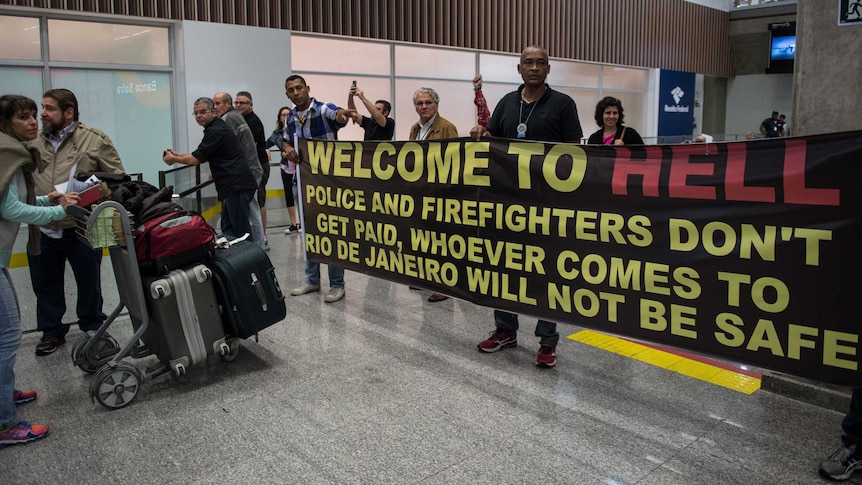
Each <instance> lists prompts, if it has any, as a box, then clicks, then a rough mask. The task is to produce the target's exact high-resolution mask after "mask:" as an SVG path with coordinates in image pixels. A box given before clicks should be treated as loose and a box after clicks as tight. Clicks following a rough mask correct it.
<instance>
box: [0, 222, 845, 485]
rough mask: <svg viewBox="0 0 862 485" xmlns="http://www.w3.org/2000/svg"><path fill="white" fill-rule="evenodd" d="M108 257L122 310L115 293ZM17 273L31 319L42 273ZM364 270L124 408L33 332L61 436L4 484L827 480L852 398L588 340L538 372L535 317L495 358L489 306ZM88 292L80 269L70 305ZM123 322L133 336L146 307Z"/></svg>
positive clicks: (292, 300) (298, 252) (35, 447)
mask: <svg viewBox="0 0 862 485" xmlns="http://www.w3.org/2000/svg"><path fill="white" fill-rule="evenodd" d="M282 229H283V228H277V227H276V228H271V229H270V230H269V232H268V236H269V243H270V246H271V251H270V253H269V254H270V257H271V258H272V260H273V262H274V264H275V266H276V268H277V271H278V278H279V281H280V283H281V287H282V289H283V290H284V291H285V293H287V292H288V291H289V289H290V288H293V287H295V286H298V285H300V284H301V283H302V275H303V259H302V258H303V256H302V248H301V243H300V236H299V235H284V234H283V230H282ZM110 265H111V262H110V259H107V258H106V259H105V261H104V263H103V266H104V267H103V274H105V275H106V276H105V281H104V282H103V286H104V287H105V299H106V303H105V309H106V312H107V311H110V310H111V309H112V308H113V307H114V306H116V305H117V298H116V296H112V295H115V294H116V291H115V289H114V287H115V285H116V282H115V281H114V280H113V279H112V273H111V272H110V267H111V266H110ZM105 268H107V269H108V271H105ZM11 273H12V277H13V280H14V281H15V284H16V287H17V291H18V296H19V298H20V300H21V304H22V312H23V320H24V326H25V328H32V327H33V326H34V324H33V321H32V320H33V319H34V318H35V317H34V313H33V309H34V308H35V298H34V297H33V294H32V290H31V289H30V288H31V287H30V284H29V273H28V271H27V268H17V269H13V270H11ZM346 282H347V283H346V284H347V296H346V298H345V299H343V300H341V301H339V302H336V303H331V304H327V303H324V301H323V296H324V293H312V294H308V295H304V296H298V297H293V296H289V295H288V296H286V298H287V308H288V315H287V318H286V319H285V320H284V321H283V322H280V323H278V324H276V325H274V326H272V327H270V328H268V329H266V330H264V331H263V332H261V333H260V336H259V337H260V339H259V342H255V341H254V339H253V338H252V339H248V340H244V341H242V343H241V349H240V351H239V355H238V356H237V358H236V360H235V361H234V362H232V363H225V362H222V361H221V360H220V359H219V358H218V357H212V358H210V360H208V361H207V363H206V364H204V365H199V366H196V367H192V368H190V369H189V371H188V373H187V374H186V375H185V376H183V377H175V376H173V375H172V374H165V375H162V376H160V377H157V378H155V379H153V380H151V381H147V382H145V383H144V384H143V387H142V389H141V391H140V393H139V395H138V397H137V399H136V400H135V401H134V402H132V403H131V404H130V405H129V406H127V407H124V408H122V409H118V410H113V411H109V410H107V409H105V408H103V407H102V406H100V405H99V404H97V403H94V402H91V400H90V397H89V393H88V387H89V384H90V374H87V373H84V372H83V371H81V370H80V369H78V368H77V367H75V366H74V365H73V364H72V362H71V359H70V351H71V347H72V342H74V340H75V339H76V338H78V337H79V336H80V335H81V333H80V331H79V330H78V329H77V328H73V329H72V331H71V332H70V334H69V335H68V337H67V343H66V344H65V345H64V346H63V347H61V348H60V349H59V350H58V351H57V352H56V353H54V354H52V355H49V356H45V357H36V356H35V355H34V352H33V350H34V348H35V346H36V343H37V342H38V341H39V337H40V334H38V333H36V332H30V333H26V334H25V335H24V336H23V341H22V344H21V348H20V350H19V353H18V360H17V366H16V371H17V382H18V387H19V388H26V389H36V390H37V391H38V392H39V397H38V399H37V400H36V401H34V402H32V403H28V404H25V405H22V406H19V407H18V411H19V413H20V416H21V418H22V419H26V420H29V421H31V422H35V423H47V424H50V426H51V433H50V435H49V436H48V437H46V438H45V439H43V440H39V441H36V442H32V443H29V444H26V445H20V446H12V447H8V448H5V449H2V450H0V483H2V484H4V485H6V484H8V485H12V484H16V485H17V484H37V483H38V484H52V483H69V484H103V483H104V484H107V483H139V484H169V483H193V484H205V483H267V484H268V483H272V484H293V483H296V484H353V483H355V484H413V483H419V484H485V483H487V484H501V483H506V484H510V483H511V484H515V483H518V484H521V483H566V484H596V485H598V484H614V485H616V484H644V485H646V484H655V485H658V484H662V485H669V484H712V485H714V484H807V483H821V479H820V478H819V476H818V475H817V465H818V463H819V461H820V460H822V459H823V458H824V457H825V456H826V455H827V454H829V453H831V452H832V451H833V450H834V449H835V448H836V447H837V446H838V444H839V435H840V423H841V419H842V417H843V415H842V414H841V413H838V412H835V411H830V410H827V409H824V408H820V407H816V406H813V405H810V404H805V403H801V402H799V401H795V400H792V399H790V398H787V397H783V396H779V395H776V394H771V393H769V392H766V391H763V390H755V391H754V392H753V393H750V394H747V393H744V392H739V391H738V390H734V389H730V388H728V387H724V386H720V385H716V384H715V383H713V382H708V381H705V380H700V379H696V378H693V377H690V376H688V375H684V374H682V373H678V372H674V371H672V370H669V369H666V368H662V367H657V366H654V365H651V364H649V363H645V362H642V361H639V360H635V359H631V358H629V357H626V356H624V355H622V354H621V353H619V352H610V351H608V350H606V349H605V348H600V347H597V346H594V345H589V344H587V343H584V342H583V341H582V340H583V339H578V338H562V339H561V341H560V345H559V347H558V348H557V366H556V367H554V368H552V369H542V368H538V367H536V365H535V359H536V352H537V350H538V340H537V339H536V337H534V336H533V329H534V327H535V319H532V318H522V320H521V333H520V335H519V337H520V338H519V345H518V346H517V347H516V348H513V349H506V350H504V351H500V352H497V353H494V354H484V353H481V352H479V351H477V349H476V344H477V342H479V341H480V340H482V339H484V338H485V337H486V336H487V335H488V332H489V331H490V330H491V329H492V326H493V325H492V321H493V315H492V313H493V311H492V310H491V309H489V308H482V307H477V306H475V305H473V304H470V303H466V302H462V301H459V300H456V299H449V300H446V301H443V302H438V303H428V302H427V301H426V299H427V297H428V295H429V294H430V293H429V292H428V291H414V290H410V289H409V288H408V287H407V286H403V285H400V284H395V283H391V282H389V281H385V280H382V279H377V278H372V277H368V276H365V275H363V274H359V273H354V272H350V271H348V272H347V275H346ZM327 283H328V281H327V279H326V271H323V290H324V292H325V291H326V290H327V289H328V285H327ZM74 291H75V290H74V287H73V286H72V285H71V283H69V284H67V295H71V296H70V299H69V301H70V303H71V304H72V305H71V306H70V308H73V305H74V304H73V302H74V296H73V295H74ZM112 292H113V293H112ZM70 315H71V316H70ZM70 318H71V319H74V314H73V312H70V313H68V314H67V317H66V321H68V320H69V319H70ZM559 328H560V333H561V335H563V336H564V337H568V336H570V335H577V334H578V332H580V331H581V330H582V329H580V328H577V327H574V326H562V325H561V326H560V327H559ZM110 333H111V334H112V335H114V336H115V337H116V338H117V339H118V340H119V341H120V342H121V343H124V342H125V341H127V340H128V339H129V337H130V336H131V323H130V321H129V319H128V317H124V316H120V317H119V318H118V319H117V320H116V321H115V322H114V323H113V324H112V325H111V329H110ZM153 360H154V357H146V358H143V359H140V360H135V359H130V360H129V361H130V362H132V363H134V364H135V365H137V366H138V367H139V368H140V369H141V370H143V369H145V368H146V367H147V366H148V365H149V364H151V363H152V362H153ZM856 480H860V477H859V476H857V477H856ZM851 483H852V482H851Z"/></svg>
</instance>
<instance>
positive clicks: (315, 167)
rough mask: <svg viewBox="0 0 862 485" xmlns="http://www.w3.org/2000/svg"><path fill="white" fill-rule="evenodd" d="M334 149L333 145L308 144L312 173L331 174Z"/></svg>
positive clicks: (309, 163)
mask: <svg viewBox="0 0 862 485" xmlns="http://www.w3.org/2000/svg"><path fill="white" fill-rule="evenodd" d="M334 148H335V145H333V144H332V143H314V142H309V143H308V165H309V166H310V167H311V173H313V174H315V175H317V174H318V173H321V172H322V173H329V171H330V168H331V166H332V152H333V150H334Z"/></svg>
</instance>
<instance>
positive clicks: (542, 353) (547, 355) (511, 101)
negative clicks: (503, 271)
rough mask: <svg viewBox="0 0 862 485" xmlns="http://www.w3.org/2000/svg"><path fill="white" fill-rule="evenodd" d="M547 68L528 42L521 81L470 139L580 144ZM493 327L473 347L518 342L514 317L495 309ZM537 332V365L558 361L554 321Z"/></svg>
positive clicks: (569, 107) (574, 114)
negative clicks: (551, 84) (552, 85)
mask: <svg viewBox="0 0 862 485" xmlns="http://www.w3.org/2000/svg"><path fill="white" fill-rule="evenodd" d="M550 72H551V65H550V63H549V62H548V51H546V50H545V48H544V47H541V46H538V45H533V46H529V47H527V48H526V49H524V50H523V51H522V52H521V59H520V62H519V63H518V73H519V74H520V75H521V79H523V81H524V84H522V85H521V86H519V87H518V89H517V90H515V91H512V92H511V93H509V94H507V95H505V96H503V98H502V99H501V100H500V102H499V103H497V107H496V108H494V114H492V115H491V119H490V120H489V121H488V126H487V127H484V126H482V125H476V126H474V127H473V129H471V130H470V136H471V137H472V138H474V139H475V140H480V139H481V137H483V136H498V137H502V138H509V139H512V138H518V139H524V140H537V141H548V142H556V143H578V142H580V141H581V137H582V136H584V132H583V130H582V129H581V122H580V120H579V119H578V107H577V105H575V101H574V100H573V99H572V98H570V97H569V96H567V95H565V94H563V93H561V92H559V91H555V90H553V89H551V87H550V86H548V84H546V83H545V80H546V79H547V77H548V74H549V73H550ZM494 327H495V329H494V330H493V331H492V332H491V334H490V336H489V337H488V338H487V339H485V340H483V341H481V342H479V344H478V345H477V347H478V348H479V350H480V351H481V352H487V353H491V352H496V351H498V350H501V349H506V348H511V347H515V346H517V345H518V337H517V333H518V315H516V314H514V313H510V312H506V311H502V310H494ZM536 336H537V337H539V354H538V356H537V357H536V365H537V366H539V367H545V368H548V367H553V366H555V365H557V343H558V342H559V340H560V334H559V332H557V324H556V323H554V322H549V321H547V320H539V321H538V322H537V323H536Z"/></svg>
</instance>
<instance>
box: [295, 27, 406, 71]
mask: <svg viewBox="0 0 862 485" xmlns="http://www.w3.org/2000/svg"><path fill="white" fill-rule="evenodd" d="M290 52H291V56H292V59H291V63H292V68H293V70H294V71H317V72H344V73H363V74H378V75H381V76H389V75H391V74H392V68H391V63H390V57H391V56H390V54H389V44H385V43H382V42H360V41H354V40H338V39H327V38H323V37H304V36H302V35H293V36H291V38H290Z"/></svg>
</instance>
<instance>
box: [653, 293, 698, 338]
mask: <svg viewBox="0 0 862 485" xmlns="http://www.w3.org/2000/svg"><path fill="white" fill-rule="evenodd" d="M640 312H641V317H640V322H641V328H643V329H646V330H653V331H655V332H664V331H665V330H667V328H668V320H667V318H666V317H665V314H667V309H666V307H665V305H664V304H663V303H662V302H660V301H655V300H648V299H646V298H641V301H640ZM695 316H697V309H696V308H694V307H690V306H684V305H677V304H673V303H672V304H671V305H670V333H671V334H673V335H677V336H679V337H685V338H690V339H697V332H696V331H694V330H691V329H688V328H684V326H689V327H693V326H694V325H695V319H694V317H695Z"/></svg>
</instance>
